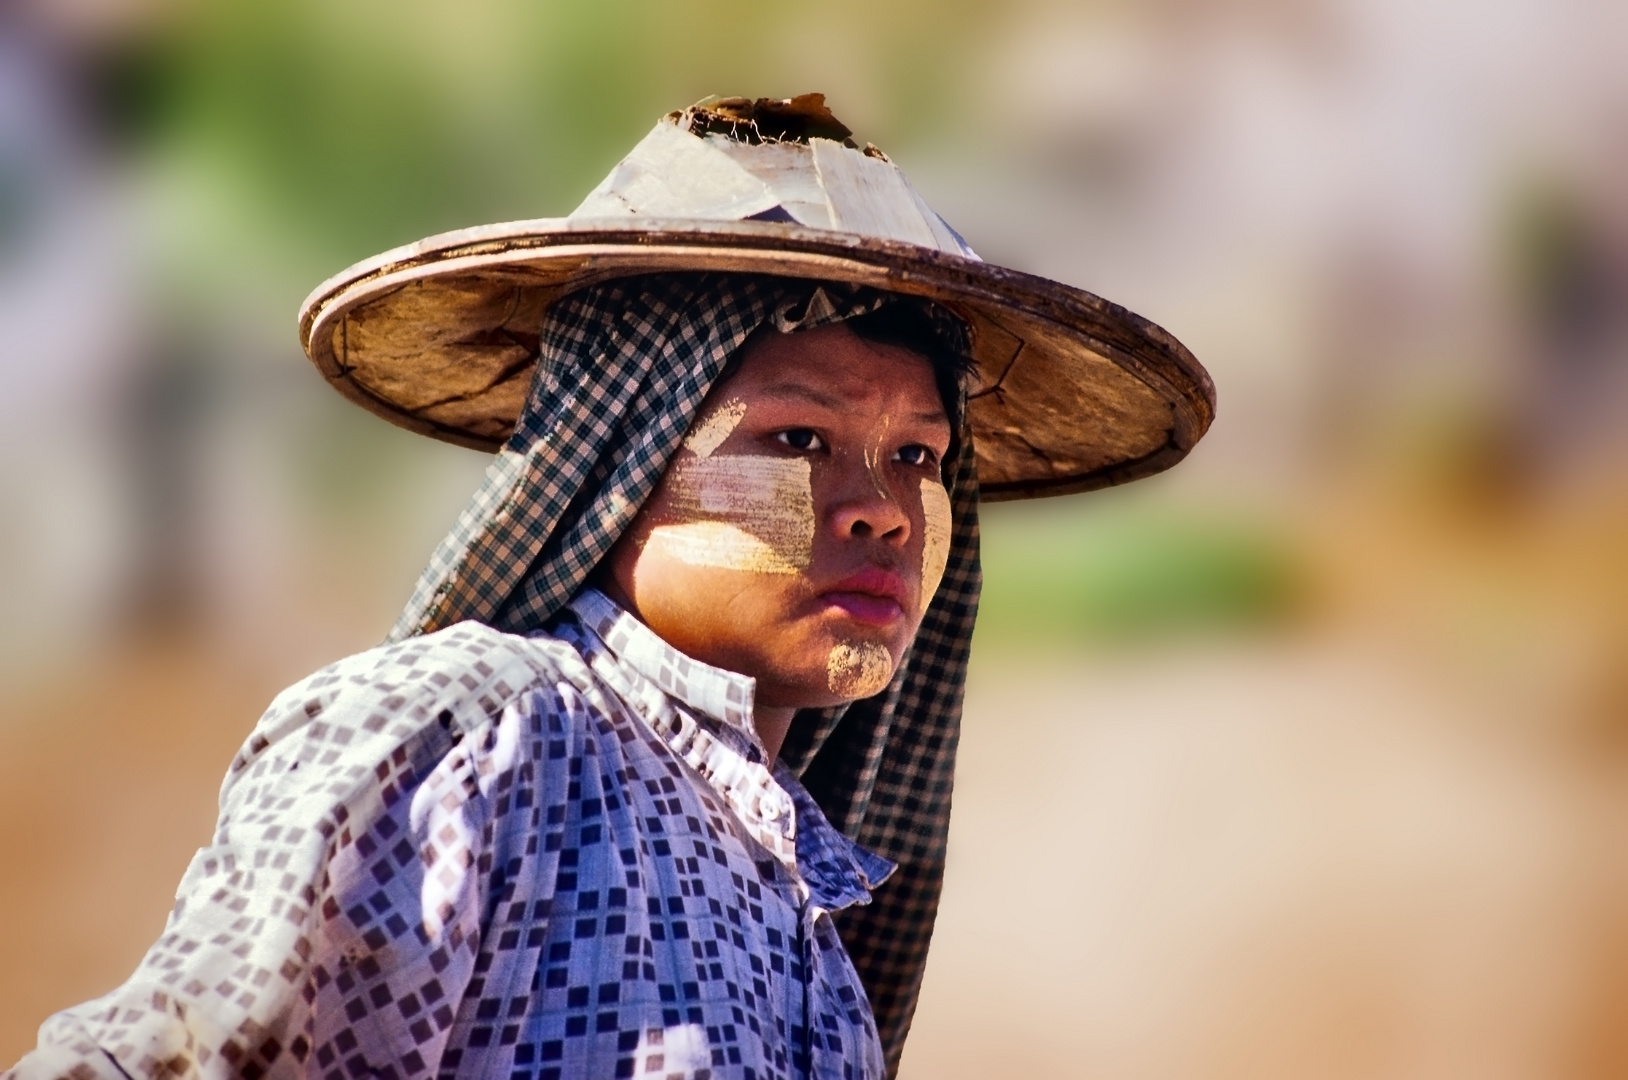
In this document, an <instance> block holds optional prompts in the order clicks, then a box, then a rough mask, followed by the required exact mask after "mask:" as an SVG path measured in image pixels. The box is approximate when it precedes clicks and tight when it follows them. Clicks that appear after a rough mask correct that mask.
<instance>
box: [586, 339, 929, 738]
mask: <svg viewBox="0 0 1628 1080" xmlns="http://www.w3.org/2000/svg"><path fill="white" fill-rule="evenodd" d="M949 442H950V427H949V421H948V420H947V419H946V418H945V415H944V406H943V403H942V402H941V401H940V399H939V395H938V389H937V386H936V384H935V382H934V379H933V371H932V368H931V367H930V366H929V364H928V362H927V360H926V359H925V358H924V357H922V356H920V355H919V354H917V353H915V352H913V351H911V350H909V349H906V348H902V347H898V346H892V345H878V344H873V343H871V342H867V341H864V340H862V339H860V338H858V337H856V336H854V334H853V332H852V331H850V330H849V329H848V328H847V327H845V326H843V325H841V324H835V325H831V326H825V327H821V328H819V329H816V330H809V331H804V332H800V333H794V334H777V333H769V334H765V335H762V336H760V337H758V338H756V339H755V340H754V341H753V342H752V344H751V345H749V346H748V348H747V351H746V353H745V354H744V356H743V358H742V362H741V365H740V367H739V369H738V370H737V372H736V373H735V374H734V375H733V376H732V377H730V378H729V379H727V380H725V381H724V382H722V383H720V384H718V385H717V386H715V387H714V388H713V390H712V392H711V394H709V395H708V397H707V400H706V402H705V403H704V404H703V406H702V409H701V412H700V415H699V416H698V417H697V418H696V421H695V424H694V426H693V427H692V428H691V430H690V434H689V436H688V437H687V438H686V439H685V443H684V447H683V449H681V450H680V451H679V452H678V455H677V456H676V457H675V458H674V459H673V461H672V463H671V464H670V465H669V466H668V468H667V473H666V475H665V476H664V477H663V478H662V481H661V484H660V485H659V486H658V488H657V489H656V492H655V494H654V495H653V496H652V497H651V499H650V501H649V502H647V503H646V504H645V505H644V508H643V509H642V510H641V511H640V514H639V517H638V518H637V519H636V520H635V522H634V524H633V527H632V528H631V529H630V530H629V531H628V533H627V534H626V535H625V536H624V537H623V538H622V540H621V541H620V542H619V543H618V544H617V546H616V548H615V549H614V550H613V551H612V553H611V557H610V562H609V571H610V575H611V577H612V578H613V580H614V582H615V584H616V586H617V588H618V589H619V591H620V592H621V593H622V595H623V597H624V598H625V599H627V600H629V601H631V602H632V604H633V607H634V609H635V612H636V613H637V614H638V616H639V617H640V618H641V619H642V620H643V621H644V622H645V624H646V625H648V626H649V627H650V628H651V629H652V630H654V631H655V632H656V633H657V634H659V635H661V636H662V637H663V638H664V639H666V640H667V641H668V642H669V643H670V644H671V645H673V646H674V647H675V648H677V649H679V650H680V651H682V652H684V653H687V654H688V655H690V656H692V657H694V658H696V659H697V660H701V661H704V662H705V663H708V664H712V665H714V666H717V667H721V668H725V669H727V670H729V671H735V672H739V673H741V674H743V675H750V676H752V677H753V678H755V679H756V680H757V683H758V689H757V701H758V703H759V704H760V705H765V706H775V707H787V706H790V707H797V708H803V707H808V706H820V705H831V704H836V703H837V702H842V701H851V700H854V699H856V698H861V697H868V696H869V695H871V694H874V693H876V692H877V691H879V690H881V689H882V688H883V687H884V686H886V685H887V682H888V680H889V678H891V677H892V674H893V670H894V668H895V667H896V666H897V665H898V663H899V661H900V659H901V658H902V657H903V655H904V651H905V649H906V648H908V647H909V645H910V642H911V640H912V639H913V638H914V637H915V633H916V627H917V626H918V625H919V624H920V623H921V617H922V614H923V612H924V611H925V610H926V608H927V603H928V601H929V600H931V599H932V596H933V593H934V592H935V591H936V590H937V588H938V582H939V578H940V577H941V576H942V575H943V572H944V564H945V559H946V557H947V555H948V551H949V536H950V501H949V496H948V495H947V494H946V492H945V490H944V486H943V483H942V481H941V479H940V477H941V475H942V473H941V463H942V459H943V456H944V454H945V453H946V452H947V450H948V448H949Z"/></svg>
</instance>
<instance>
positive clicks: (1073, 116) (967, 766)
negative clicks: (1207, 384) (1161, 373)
mask: <svg viewBox="0 0 1628 1080" xmlns="http://www.w3.org/2000/svg"><path fill="white" fill-rule="evenodd" d="M1625 43H1628V8H1625V7H1624V6H1623V5H1621V4H1620V3H1616V2H1613V0H1301V2H1290V0H1150V2H1144V3H1140V4H1127V3H1121V2H1117V0H1085V2H1075V3H1064V2H1060V0H1058V2H1050V0H999V2H997V0H938V2H936V3H926V2H922V0H896V2H892V3H876V2H858V0H832V2H830V3H825V4H820V5H792V4H785V5H768V4H765V5H749V6H743V5H739V4H721V3H702V2H689V0H684V2H672V0H668V2H657V0H599V2H596V3H593V4H588V3H567V2H546V3H536V2H532V0H466V2H464V3H461V4H457V5H452V4H445V3H432V2H429V0H388V2H387V0H36V2H32V3H30V2H25V0H5V2H0V553H3V557H0V590H3V593H4V595H5V596H6V597H7V601H6V603H5V604H3V605H0V866H3V867H4V868H5V869H4V877H3V880H4V889H3V890H0V1062H7V1063H9V1062H10V1061H12V1060H14V1059H15V1058H16V1057H18V1056H19V1055H20V1054H21V1053H23V1052H24V1051H25V1050H26V1049H27V1048H28V1047H29V1046H31V1045H32V1043H33V1039H34V1031H35V1029H36V1027H37V1025H38V1024H39V1022H40V1021H41V1020H43V1019H44V1017H45V1016H46V1015H47V1014H48V1013H50V1012H52V1011H54V1010H56V1009H58V1008H62V1007H64V1006H67V1005H69V1004H72V1003H75V1002H78V1001H81V1000H83V999H86V998H89V997H92V996H95V995H97V994H100V993H102V992H104V991H106V990H107V989H109V988H111V987H112V986H113V985H115V984H117V983H118V982H120V981H122V980H123V978H124V977H125V976H126V975H127V974H128V973H129V972H130V971H131V970H132V968H133V967H134V966H135V964H136V963H137V961H138V960H139V958H140V956H141V955H142V953H143V952H144V951H145V949H146V947H147V945H148V944H150V943H151V941H152V940H153V939H154V938H155V937H156V936H157V935H158V933H159V932H160V929H161V927H162V925H163V920H164V917H165V915H166V913H167V911H168V909H169V906H170V901H171V897H172V895H173V889H174V886H175V883H176V882H177V881H178V880H179V877H180V874H181V872H182V870H183V869H184V867H185V865H186V863H187V861H188V859H189V858H190V855H191V852H192V850H193V849H194V848H195V847H197V846H198V845H199V844H201V843H203V842H204V841H205V838H206V837H207V836H208V834H209V831H210V828H211V825H212V823H213V820H214V798H215V793H216V791H217V788H218V784H219V780H220V777H221V776H222V775H223V773H224V770H225V766H226V764H227V762H228V761H229V760H230V758H231V755H232V754H233V752H234V751H235V749H236V747H237V746H238V744H239V743H240V742H241V741H242V739H243V738H244V737H245V735H246V734H247V732H248V731H249V729H250V728H251V726H252V725H253V723H254V720H255V718H256V717H257V716H258V714H259V712H260V710H261V709H262V708H263V707H264V705H265V704H266V702H267V701H269V699H270V697H271V695H272V694H273V693H275V692H276V691H277V690H278V689H280V688H281V687H282V686H284V685H287V684H288V683H290V682H292V681H294V680H295V679H297V678H299V677H301V676H303V675H305V674H307V673H308V672H310V671H312V670H314V669H315V668H317V667H319V666H321V665H323V664H325V663H327V662H328V661H330V660H332V659H334V658H337V657H338V656H341V655H344V654H347V653H350V652H354V651H357V650H360V649H363V648H366V647H369V646H370V645H372V644H374V643H376V642H377V641H378V640H379V639H380V638H381V637H382V635H383V634H384V633H385V631H386V629H387V628H388V627H389V625H390V623H391V621H392V619H393V617H394V615H395V613H396V611H397V610H398V608H399V607H400V605H401V604H402V603H403V602H404V601H405V599H406V597H407V596H408V593H409V591H410V589H411V586H412V583H413V580H414V578H415V576H416V574H417V572H418V570H419V568H420V567H421V565H422V564H423V563H424V562H425V560H426V558H427V556H428V554H429V552H430V551H431V550H432V548H433V547H434V545H435V543H436V542H437V541H438V540H439V538H440V536H441V535H442V533H443V532H444V531H445V530H446V529H447V527H448V526H449V525H450V524H451V522H452V520H453V518H454V516H455V515H456V514H457V512H458V510H459V509H460V508H461V507H462V505H463V503H464V501H465V499H466V498H467V497H468V496H469V494H470V493H471V492H472V491H473V490H474V488H475V486H476V484H477V483H478V481H479V477H480V474H481V471H482V469H483V467H484V461H483V458H482V457H481V455H479V454H476V453H473V452H470V451H465V450H461V449H457V448H454V447H449V446H444V445H440V444H437V443H433V442H430V441H428V440H424V439H421V438H418V437H416V436H412V435H408V434H406V433H404V432H401V431H398V430H396V429H395V428H392V427H390V426H388V425H387V424H385V423H384V422H383V421H380V420H377V419H375V418H373V417H371V416H369V415H366V414H364V413H363V412H361V411H359V410H357V409H355V408H353V407H352V406H350V405H348V404H346V403H345V402H343V401H342V400H341V399H340V398H339V396H338V395H336V394H334V393H333V392H332V391H331V390H329V389H328V388H327V387H326V386H325V385H324V384H323V382H322V380H321V378H320V377H319V376H318V375H317V374H316V372H315V371H314V370H313V369H312V368H311V366H310V365H309V363H307V362H306V361H305V359H304V358H303V356H302V354H301V352H300V349H299V346H298V344H297V342H296V338H295V331H294V312H295V310H296V307H297V306H298V304H299V301H300V299H301V298H302V297H303V296H304V294H305V293H306V292H307V291H308V290H309V289H311V288H312V287H313V286H314V285H316V283H317V282H318V281H320V280H321V279H323V278H325V277H327V276H328V275H330V274H332V273H334V272H336V271H338V270H339V269H341V268H342V267H344V266H346V265H348V264H349V263H351V262H353V261H355V260H357V259H360V258H363V257H365V256H368V255H371V254H373V253H375V252H377V251H380V250H382V249H384V248H387V247H391V246H394V245H397V244H401V243H405V242H408V241H411V240H414V239H417V238H418V237H420V236H423V235H426V234H429V233H432V232H437V231H440V230H444V229H450V228H456V227H460V226H464V225H471V224H478V223H482V222H487V221H495V220H503V219H512V218H522V217H536V216H545V215H555V214H563V213H565V212H567V211H569V210H570V209H571V208H572V207H573V206H574V205H575V204H576V203H577V201H578V200H579V199H580V198H581V196H582V195H583V194H585V193H586V192H587V191H588V190H589V189H590V188H591V187H592V186H593V185H594V184H595V183H596V182H597V181H598V180H599V179H600V178H601V177H602V176H603V175H604V174H605V173H606V172H607V171H608V170H609V168H610V167H611V166H612V165H613V164H614V163H615V161H616V160H617V159H618V158H619V157H620V156H621V154H622V153H624V152H625V151H626V150H627V149H628V148H629V147H631V146H632V144H633V143H634V142H635V141H636V140H637V139H638V138H639V137H641V136H642V135H643V134H644V133H645V132H646V131H647V130H648V129H649V127H650V126H651V125H652V123H653V122H654V121H655V119H656V118H657V117H658V116H659V115H660V114H661V113H663V112H665V111H667V110H669V109H672V108H675V107H678V106H681V105H684V104H687V103H689V102H691V101H693V100H696V99H698V98H700V97H702V96H703V95H706V94H709V93H723V94H747V95H752V96H758V95H765V96H784V95H789V94H794V93H800V92H804V91H808V90H820V91H823V92H825V93H826V94H827V95H828V97H829V99H830V101H831V103H832V105H833V106H834V108H835V110H836V112H837V115H839V116H840V117H842V118H843V119H844V120H845V121H846V122H847V123H848V124H849V125H850V126H852V127H853V128H854V129H855V130H856V131H857V132H858V134H859V137H860V138H861V139H862V140H871V141H874V142H876V143H878V144H879V145H881V146H883V147H885V148H886V149H887V150H888V152H889V153H890V154H891V155H892V156H893V158H894V159H895V160H896V161H897V162H899V163H900V164H901V165H902V166H903V168H904V169H905V170H906V171H907V172H908V173H909V175H910V176H911V178H912V179H913V181H914V182H915V183H916V185H917V186H918V187H919V188H920V189H921V191H922V192H923V193H924V194H925V195H926V197H927V198H928V200H929V201H930V202H931V203H932V204H933V205H934V206H935V207H936V208H937V209H938V210H939V211H940V212H941V213H942V214H943V215H944V216H945V217H946V218H947V219H948V220H949V221H950V222H952V223H953V224H954V225H955V226H956V228H957V229H958V230H959V231H960V232H961V233H962V234H963V235H965V236H966V237H967V238H968V240H969V241H970V242H971V243H972V245H973V246H974V247H976V248H977V249H978V250H979V251H980V252H981V253H983V255H984V256H985V257H986V258H988V259H991V260H993V261H998V262H1001V263H1005V264H1008V265H1011V266H1015V267H1018V268H1021V269H1024V270H1029V271H1033V272H1037V273H1040V274H1045V275H1048V276H1051V277H1054V278H1058V279H1060V280H1062V281H1065V282H1069V283H1071V284H1074V285H1078V286H1081V287H1083V288H1086V289H1089V290H1092V291H1094V292H1097V293H1099V294H1102V295H1104V296H1107V297H1109V298H1111V299H1113V300H1115V301H1117V302H1119V303H1122V304H1124V305H1126V306H1128V307H1130V308H1132V309H1133V310H1135V311H1137V312H1140V313H1142V314H1144V315H1146V316H1148V317H1149V318H1152V319H1153V320H1155V321H1156V322H1159V323H1160V324H1162V325H1164V326H1165V327H1167V328H1168V329H1170V330H1171V331H1172V332H1173V333H1175V334H1176V335H1177V336H1178V337H1179V338H1181V339H1182V340H1183V341H1184V342H1185V343H1186V344H1187V345H1188V346H1189V347H1190V348H1191V349H1192V350H1193V352H1194V353H1195V354H1197V356H1198V357H1199V358H1200V359H1201V360H1202V361H1203V362H1204V363H1205V364H1206V365H1207V366H1208V367H1209V369H1210V371H1211V372H1212V373H1213V374H1214V376H1215V381H1216V384H1217V385H1218V387H1219V395H1220V408H1219V418H1218V420H1217V421H1216V424H1215V427H1214V428H1213V430H1212V431H1211V433H1210V435H1209V436H1208V437H1207V438H1206V439H1205V440H1204V442H1203V443H1201V444H1200V445H1199V447H1198V448H1197V450H1196V451H1195V452H1194V453H1193V455H1192V456H1191V458H1190V459H1189V460H1188V461H1187V462H1186V463H1184V464H1183V465H1182V466H1181V467H1180V468H1178V469H1176V470H1175V471H1174V472H1173V473H1170V474H1168V475H1166V476H1162V477H1158V478H1155V479H1153V480H1149V481H1145V482H1143V483H1139V484H1136V485H1134V486H1132V487H1130V488H1127V489H1125V490H1123V491H1112V492H1105V493H1100V494H1096V495H1090V496H1083V497H1073V498H1066V499H1060V500H1053V501H1051V502H1047V503H1037V504H1019V505H1003V506H997V507H991V508H990V509H989V510H988V512H987V514H986V519H985V521H986V540H985V545H986V546H985V566H986V577H987V588H986V593H985V608H984V617H983V619H982V621H981V625H980V631H979V637H978V640H977V643H976V647H975V660H974V669H973V675H972V678H971V685H970V688H969V700H968V705H967V715H966V732H965V736H964V741H963V749H962V766H961V773H960V779H959V783H958V788H957V801H956V813H955V826H954V834H953V840H952V853H951V860H952V861H951V867H950V872H949V879H948V884H947V889H946V893H945V897H944V902H943V911H942V915H941V919H940V922H939V929H938V934H937V938H936V941H935V946H934V957H933V961H932V964H931V966H930V969H929V972H928V975H927V982H926V986H925V990H924V993H923V997H922V1003H921V1009H920V1012H919V1014H918V1016H917V1021H916V1028H915V1032H914V1034H913V1036H912V1039H911V1043H910V1045H909V1048H908V1050H907V1052H906V1055H905V1061H904V1074H905V1076H906V1077H908V1078H913V1080H920V1078H926V1077H972V1076H978V1077H985V1076H1003V1075H1014V1076H1015V1075H1050V1076H1069V1077H1073V1076H1078V1077H1107V1078H1120V1077H1123V1078H1138V1080H1153V1078H1166V1077H1168V1078H1172V1080H1174V1078H1182V1080H1191V1078H1212V1077H1213V1078H1223V1077H1251V1078H1272V1077H1283V1078H1303V1077H1353V1078H1355V1077H1407V1078H1416V1077H1417V1078H1423V1077H1449V1076H1451V1077H1462V1076H1474V1077H1478V1078H1499V1077H1511V1078H1516V1077H1520V1078H1525V1077H1568V1078H1569V1077H1620V1076H1625V1075H1628V559H1625V555H1628V303H1625V301H1628V64H1624V63H1622V53H1623V48H1624V45H1625Z"/></svg>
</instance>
